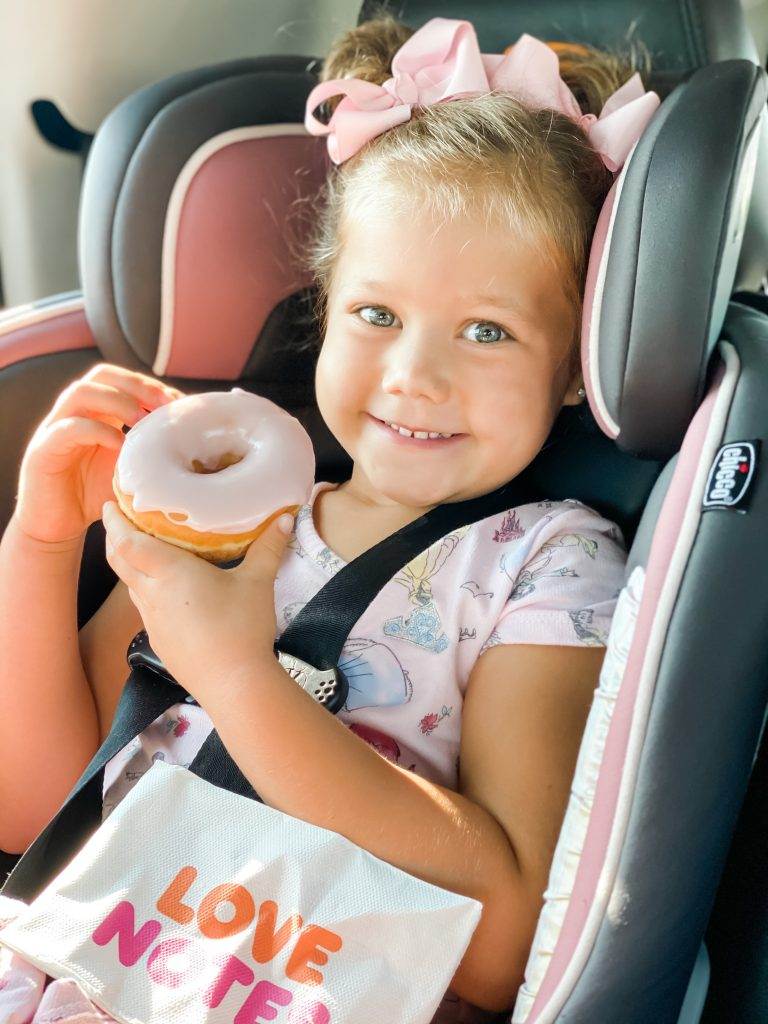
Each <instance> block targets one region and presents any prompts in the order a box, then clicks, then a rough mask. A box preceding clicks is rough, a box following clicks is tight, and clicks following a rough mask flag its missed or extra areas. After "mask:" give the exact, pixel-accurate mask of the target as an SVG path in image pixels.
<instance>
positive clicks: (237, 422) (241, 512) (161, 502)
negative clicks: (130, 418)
mask: <svg viewBox="0 0 768 1024" xmlns="http://www.w3.org/2000/svg"><path fill="white" fill-rule="evenodd" d="M227 452H232V453H234V454H236V455H239V456H241V461H240V462H237V463H234V464H233V465H230V466H226V467H225V468H224V469H221V470H219V471H218V472H210V473H199V472H198V473H196V472H195V470H194V468H193V465H192V460H193V459H197V460H199V462H201V463H202V464H203V466H205V467H206V468H208V469H213V468H214V467H215V466H217V465H218V464H219V460H220V458H221V457H222V456H223V455H225V454H226V453H227ZM116 471H117V482H118V485H119V487H120V490H121V491H122V492H123V493H124V494H127V495H130V496H131V499H132V502H133V507H134V509H135V510H136V511H137V512H156V511H161V512H164V513H165V514H166V515H167V516H170V514H171V513H176V514H178V515H180V516H186V517H187V518H186V519H178V520H177V521H178V522H179V523H180V524H181V525H182V526H188V527H190V529H193V530H198V531H199V532H201V533H247V532H249V531H250V530H253V529H255V527H257V526H258V525H259V523H261V522H263V521H264V520H265V519H267V518H268V517H269V516H270V515H271V514H272V513H273V512H275V511H276V510H277V509H279V508H282V507H283V506H284V505H304V504H306V503H307V502H308V501H309V497H310V494H311V492H312V485H313V483H314V480H315V453H314V449H313V447H312V441H311V440H310V437H309V434H308V433H307V432H306V430H305V429H304V428H303V427H302V425H301V424H300V423H299V421H298V420H297V419H296V418H295V417H294V416H291V415H290V413H287V412H286V411H285V410H284V409H281V408H280V406H278V405H275V403H274V402H270V401H269V400H268V399H266V398H261V397H260V396H259V395H254V394H252V393H251V392H250V391H243V389H242V388H232V390H231V391H207V392H204V393H203V394H200V395H187V396H186V397H184V398H179V399H177V400H176V401H175V402H170V403H168V404H167V405H162V406H160V407H159V408H157V409H154V410H153V411H152V412H151V413H149V414H148V415H147V416H145V417H144V419H142V420H139V422H138V423H137V424H136V425H135V426H134V427H132V428H131V430H129V432H128V433H127V434H126V437H125V441H124V442H123V447H122V448H121V449H120V455H119V456H118V460H117V466H116Z"/></svg>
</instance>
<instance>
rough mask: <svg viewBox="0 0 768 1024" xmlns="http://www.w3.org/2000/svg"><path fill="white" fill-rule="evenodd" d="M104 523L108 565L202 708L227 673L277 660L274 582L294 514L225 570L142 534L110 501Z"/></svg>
mask: <svg viewBox="0 0 768 1024" xmlns="http://www.w3.org/2000/svg"><path fill="white" fill-rule="evenodd" d="M102 518H103V521H104V526H105V529H106V532H107V540H106V553H107V561H108V562H109V564H110V565H111V566H112V568H113V569H114V571H115V572H116V573H117V575H118V576H119V577H120V579H121V580H122V581H123V582H124V583H125V584H126V586H127V587H128V591H129V593H130V597H131V600H132V601H133V603H134V604H135V605H136V608H137V609H138V611H139V614H140V615H141V618H142V620H143V622H144V628H145V629H146V631H147V634H148V636H149V642H150V645H151V647H152V650H153V651H154V652H155V653H156V654H157V656H158V657H159V658H160V660H161V661H162V662H163V664H164V665H165V667H166V668H167V669H168V671H169V672H170V673H171V675H172V676H173V677H174V678H175V679H176V680H178V682H179V683H181V685H182V686H184V687H185V688H186V689H187V690H189V692H190V693H191V694H192V695H193V697H195V698H196V699H197V700H198V701H199V702H200V704H203V705H204V704H205V694H206V687H207V686H209V685H213V686H215V685H218V684H221V683H222V682H223V681H226V677H227V673H228V672H230V671H233V672H238V671H239V670H241V669H242V668H243V667H244V666H245V667H247V666H251V665H253V663H254V661H262V662H263V660H264V659H265V658H267V659H270V660H274V642H275V634H276V631H277V621H276V617H275V577H276V575H277V570H278V566H279V565H280V562H281V560H282V557H283V554H284V551H285V547H286V544H287V542H288V538H289V536H290V533H291V527H292V524H293V517H292V516H290V515H288V514H285V515H282V516H279V517H278V518H277V519H276V520H275V521H274V522H272V523H270V525H269V527H268V528H267V529H266V530H265V531H264V533H263V534H262V535H261V536H260V537H259V538H258V539H257V540H255V541H254V542H253V543H252V544H251V546H250V547H249V548H248V550H247V552H246V554H245V558H244V559H243V561H242V562H241V563H240V565H238V566H237V567H236V568H234V569H226V570H225V569H220V568H219V567H218V566H215V565H213V564H211V563H210V562H207V561H206V560H205V559H204V558H199V557H198V556H197V555H193V554H192V553H191V552H190V551H185V550H184V549H183V548H179V547H176V546H175V545H173V544H167V543H166V542H165V541H161V540H158V539H157V538H156V537H151V536H150V535H149V534H146V533H142V531H141V530H137V529H136V527H135V526H134V525H133V524H132V523H131V522H130V521H129V520H128V519H127V518H126V517H125V516H124V515H123V513H122V512H121V511H120V508H119V507H118V505H117V503H116V502H114V501H107V502H105V504H104V508H103V513H102ZM282 520H285V521H286V524H287V532H285V533H284V532H282V531H281V529H280V523H281V521H282Z"/></svg>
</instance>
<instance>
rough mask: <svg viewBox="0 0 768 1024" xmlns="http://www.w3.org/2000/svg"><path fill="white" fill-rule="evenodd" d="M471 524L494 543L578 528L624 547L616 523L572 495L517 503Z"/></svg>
mask: <svg viewBox="0 0 768 1024" xmlns="http://www.w3.org/2000/svg"><path fill="white" fill-rule="evenodd" d="M473 526H474V528H475V532H476V533H478V534H481V535H485V536H486V537H489V538H490V540H491V541H492V542H495V543H500V542H501V543H504V542H512V541H522V540H523V539H524V538H525V539H527V540H528V541H530V542H533V541H534V540H535V539H536V538H538V539H539V540H540V542H541V543H545V542H546V541H548V540H550V539H551V538H552V537H554V536H557V535H560V534H563V533H565V534H572V533H576V532H579V533H584V534H595V535H597V534H599V535H601V536H602V537H603V538H605V539H607V540H609V541H613V542H615V543H616V544H617V545H618V546H619V547H621V548H623V547H624V536H623V534H622V532H621V529H620V528H619V527H618V526H617V524H616V523H614V522H612V521H611V520H610V519H608V518H606V517H605V516H604V515H602V514H601V513H600V512H598V511H597V510H596V509H594V508H591V507H590V506H589V505H585V504H584V503H583V502H581V501H578V500H576V499H575V498H565V499H563V500H559V501H555V500H543V501H535V502H529V503H528V504H525V505H516V506H515V507H514V508H510V509H507V510H506V511H505V512H498V513H495V514H494V515H492V516H488V517H487V518H486V519H482V520H479V521H478V522H477V523H475V524H473Z"/></svg>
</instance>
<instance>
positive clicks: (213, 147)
mask: <svg viewBox="0 0 768 1024" xmlns="http://www.w3.org/2000/svg"><path fill="white" fill-rule="evenodd" d="M308 134H309V133H308V132H307V130H306V128H305V127H304V125H303V124H265V125H251V126H249V127H247V128H233V129H232V130H231V131H227V132H221V134H219V135H214V136H213V138H210V139H208V141H207V142H204V143H203V145H202V146H200V147H199V148H198V149H196V150H195V152H194V153H193V154H192V156H191V157H190V158H189V159H188V160H187V162H186V163H185V164H184V166H183V167H182V169H181V172H180V173H179V176H178V178H177V179H176V183H175V184H174V186H173V191H172V192H171V196H170V199H169V201H168V209H167V210H166V214H165V228H164V231H163V257H162V264H161V271H160V337H159V339H158V343H157V353H156V354H155V361H154V363H153V364H152V372H153V373H154V374H155V375H156V376H158V377H164V376H165V372H166V369H167V367H168V363H169V361H170V358H171V343H172V339H173V317H174V312H175V302H174V299H175V285H176V242H177V240H178V233H179V224H180V222H181V213H182V210H183V209H184V201H185V199H186V197H187V192H188V190H189V187H190V185H191V184H192V181H193V180H194V178H195V175H196V174H197V172H198V171H199V170H200V168H201V167H202V166H203V164H204V163H205V162H206V160H208V159H209V158H210V157H212V156H214V155H215V154H216V153H218V152H219V150H222V149H225V148H226V147H227V146H232V145H235V144H236V143H238V142H250V141H251V140H253V139H268V138H272V137H274V136H280V135H308Z"/></svg>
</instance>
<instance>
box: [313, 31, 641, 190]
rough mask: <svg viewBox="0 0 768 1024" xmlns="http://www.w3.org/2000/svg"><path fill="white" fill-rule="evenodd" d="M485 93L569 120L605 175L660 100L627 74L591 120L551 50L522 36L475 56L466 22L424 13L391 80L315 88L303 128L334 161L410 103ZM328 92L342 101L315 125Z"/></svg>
mask: <svg viewBox="0 0 768 1024" xmlns="http://www.w3.org/2000/svg"><path fill="white" fill-rule="evenodd" d="M489 92H504V93H509V94H510V95H513V96H515V97H516V98H518V99H520V100H522V101H523V102H525V103H526V104H527V105H529V106H532V107H535V108H539V107H544V108H547V109H553V110H559V111H560V112H561V113H563V114H565V115H566V116H567V117H570V118H571V120H573V121H575V122H576V123H577V124H578V125H579V126H580V127H581V128H582V129H583V130H584V131H585V132H586V134H587V136H588V138H589V141H590V143H591V145H592V146H593V148H594V149H595V150H596V151H597V152H598V153H599V154H600V157H601V159H602V161H603V163H604V164H605V166H606V167H607V168H608V169H609V170H611V171H613V172H617V171H619V170H621V168H622V166H623V164H624V161H625V160H626V159H627V156H628V154H629V151H630V150H631V149H632V146H633V145H634V144H635V142H637V140H638V139H639V138H640V136H641V135H642V133H643V131H644V130H645V127H646V125H647V124H648V122H649V121H650V119H651V117H652V116H653V114H654V112H655V110H656V108H657V107H658V106H659V103H660V100H659V97H658V96H657V95H656V93H655V92H646V91H645V88H644V86H643V83H642V80H641V78H640V75H639V73H638V72H635V74H634V75H633V76H632V77H631V78H630V79H629V81H627V82H625V83H624V85H622V86H621V88H619V89H617V90H616V92H614V93H613V95H612V96H610V97H609V98H608V99H607V100H606V102H605V104H604V106H603V109H602V110H601V112H600V116H599V117H597V116H596V115H595V114H582V112H581V109H580V107H579V104H578V102H577V101H576V97H575V96H574V95H573V93H572V92H571V90H570V89H569V88H568V86H567V85H566V84H565V82H564V81H563V80H562V78H561V77H560V70H559V62H558V57H557V54H556V53H555V51H554V50H552V49H551V48H550V47H549V46H547V45H546V43H543V42H541V40H539V39H536V38H535V37H534V36H530V35H527V34H524V35H521V36H520V38H519V39H518V41H517V42H516V43H515V45H514V46H513V47H511V48H510V50H509V51H508V52H507V53H506V54H495V53H480V47H479V45H478V42H477V35H476V34H475V29H474V27H473V26H472V24H471V23H470V22H468V21H456V20H454V19H452V18H432V20H431V21H428V22H427V23H426V25H424V26H422V28H420V29H419V30H418V31H417V32H414V34H413V35H412V36H411V37H410V39H408V40H407V41H406V42H405V43H404V44H403V46H401V47H400V49H399V50H398V51H397V53H396V54H395V56H394V57H393V59H392V78H390V79H388V80H387V81H386V82H384V84H383V85H374V84H373V82H365V81H361V80H360V79H358V78H337V79H334V80H333V81H330V82H321V83H320V85H317V86H315V88H314V89H313V90H312V92H311V93H310V94H309V97H308V99H307V108H306V116H305V119H304V125H305V127H306V129H307V131H308V132H310V133H311V134H312V135H327V136H328V153H329V155H330V157H331V160H333V162H334V163H335V164H340V163H343V162H344V161H345V160H347V159H349V157H351V156H353V155H354V154H355V153H356V152H357V151H358V150H359V149H360V148H361V146H364V145H365V143H366V142H369V141H370V140H371V139H373V138H375V137H376V136H377V135H381V133H382V132H385V131H387V129H388V128H393V127H394V126H395V125H398V124H402V123H403V122H404V121H408V120H409V119H410V117H411V110H412V109H413V107H428V106H431V105H432V104H433V103H440V102H441V101H442V100H450V99H455V98H456V97H459V96H470V95H476V94H477V93H489ZM332 96H343V99H342V100H341V102H340V103H339V104H338V105H337V107H336V109H335V110H334V112H333V116H332V117H331V119H330V121H329V122H328V124H323V123H322V122H321V121H318V119H317V118H316V117H315V114H314V112H315V110H316V108H317V106H318V105H319V104H320V103H322V102H323V101H324V100H327V99H330V97H332Z"/></svg>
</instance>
